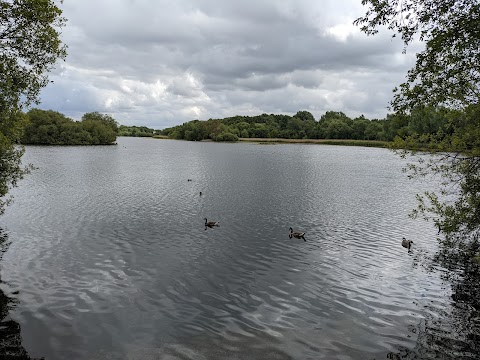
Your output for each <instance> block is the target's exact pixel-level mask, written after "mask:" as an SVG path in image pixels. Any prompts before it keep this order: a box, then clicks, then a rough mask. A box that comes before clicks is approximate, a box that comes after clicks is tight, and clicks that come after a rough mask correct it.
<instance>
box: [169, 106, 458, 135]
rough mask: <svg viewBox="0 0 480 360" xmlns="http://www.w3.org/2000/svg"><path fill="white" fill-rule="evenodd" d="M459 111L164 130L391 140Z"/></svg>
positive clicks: (329, 115) (196, 123)
mask: <svg viewBox="0 0 480 360" xmlns="http://www.w3.org/2000/svg"><path fill="white" fill-rule="evenodd" d="M458 116H460V114H458V112H455V111H452V110H447V109H444V108H433V107H424V108H418V109H415V110H414V111H412V112H411V113H410V114H408V115H405V114H402V115H400V114H396V115H387V117H386V118H385V119H381V120H379V119H372V120H369V119H367V118H365V117H364V116H363V115H362V116H360V117H357V118H354V119H352V118H350V117H348V116H347V115H345V114H344V113H343V112H339V111H327V112H326V113H325V114H324V115H322V116H321V117H320V119H319V120H318V121H316V120H315V118H314V117H313V115H312V114H311V113H310V112H308V111H299V112H297V113H296V114H295V115H294V116H289V115H275V114H270V115H268V114H262V115H258V116H234V117H227V118H224V119H209V120H205V121H200V120H193V121H190V122H186V123H184V124H182V125H178V126H174V127H171V128H167V129H164V130H162V131H161V134H162V135H166V136H168V137H170V138H174V139H184V140H192V141H200V140H205V139H211V140H213V141H237V140H238V139H239V138H283V139H346V140H349V139H351V140H381V141H392V140H394V139H395V137H396V136H399V137H400V138H406V137H408V136H411V135H413V134H434V133H436V132H437V131H439V129H441V128H442V127H443V126H444V125H445V124H446V123H447V122H448V121H449V120H450V119H451V118H452V117H458Z"/></svg>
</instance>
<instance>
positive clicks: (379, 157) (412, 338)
mask: <svg viewBox="0 0 480 360" xmlns="http://www.w3.org/2000/svg"><path fill="white" fill-rule="evenodd" d="M119 145H120V146H110V147H73V148H58V147H28V148H27V153H26V159H25V160H26V161H27V162H30V163H33V164H35V165H36V166H37V167H39V170H37V171H35V172H34V173H33V174H32V175H30V176H29V177H28V178H27V179H26V180H24V181H23V183H22V184H21V186H20V188H18V189H15V196H16V201H15V203H14V205H13V206H11V207H10V208H9V209H7V213H6V214H5V216H4V217H3V218H2V224H4V226H5V227H6V228H7V229H8V231H9V235H10V240H12V244H11V246H10V249H9V251H8V252H7V253H6V254H5V256H4V258H3V260H2V265H3V271H2V275H3V280H4V282H5V284H3V286H2V289H3V291H4V293H5V294H6V295H7V296H8V297H10V298H12V299H16V301H17V305H16V306H15V308H13V309H11V310H10V317H11V318H12V319H14V320H15V321H16V322H17V323H18V324H20V325H21V334H22V340H23V343H22V346H24V347H25V348H26V349H27V350H28V352H29V354H30V355H31V356H36V357H41V356H45V358H46V359H47V360H55V359H157V358H161V359H226V358H227V359H322V358H325V359H331V358H338V359H373V358H375V359H381V358H386V357H389V358H395V357H400V358H423V357H426V358H428V357H432V358H433V357H434V356H433V355H434V354H436V355H438V356H439V357H444V358H454V357H455V356H456V355H458V354H460V352H461V351H463V350H460V348H461V347H462V346H463V348H464V349H468V348H466V346H467V345H466V344H467V343H472V342H471V340H470V339H469V338H468V337H465V336H464V335H462V336H461V337H455V336H456V335H454V334H453V333H454V332H455V331H457V329H458V327H456V325H455V322H453V321H450V320H449V319H452V317H451V316H452V314H455V311H456V306H457V305H456V303H455V302H452V298H451V296H452V289H451V288H450V286H449V285H448V282H447V281H446V279H445V278H444V276H445V274H446V273H447V271H446V269H445V267H444V266H443V265H442V264H438V263H437V264H432V263H431V262H430V261H429V260H428V259H430V258H431V256H432V254H435V253H436V252H437V250H438V249H437V242H436V240H435V236H436V231H435V229H434V228H433V227H432V226H431V224H428V223H424V222H421V221H413V220H412V219H410V218H408V216H407V214H408V212H409V211H410V209H412V208H413V207H414V206H415V197H414V195H415V194H416V193H418V192H421V191H423V190H425V189H427V188H430V187H431V186H432V184H423V183H421V182H414V181H413V182H412V181H408V180H407V179H406V178H404V177H403V176H402V175H401V168H402V166H403V165H404V163H403V160H401V159H399V158H397V157H396V156H395V155H393V154H392V153H390V152H389V151H387V150H384V149H371V148H348V147H341V146H305V145H277V146H259V145H251V144H215V143H189V142H181V141H160V140H152V139H128V138H120V139H119ZM189 179H191V181H188V180H189ZM200 192H202V195H201V196H200V195H199V194H200ZM205 218H207V219H209V221H210V220H215V221H219V222H220V224H221V226H220V227H215V228H208V229H207V230H205V220H204V219H205ZM289 227H293V228H294V229H295V230H297V229H298V230H302V231H306V232H307V234H306V240H307V241H303V240H302V239H295V238H290V237H289V230H288V229H289ZM403 236H405V237H407V238H411V239H414V241H415V246H414V248H413V251H412V253H410V254H409V253H407V252H406V249H404V248H403V247H402V246H401V238H402V237H403ZM456 293H457V290H456V289H453V294H456ZM448 339H458V341H457V340H455V342H453V343H451V344H452V345H455V349H453V350H450V349H447V345H445V346H443V344H448V342H447V340H448ZM474 340H475V339H474ZM440 345H442V346H443V347H442V346H440ZM471 354H472V352H466V353H465V354H463V355H462V356H465V357H468V356H470V355H471ZM470 357H472V356H470Z"/></svg>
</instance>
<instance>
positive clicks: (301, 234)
mask: <svg viewBox="0 0 480 360" xmlns="http://www.w3.org/2000/svg"><path fill="white" fill-rule="evenodd" d="M288 236H289V237H290V239H291V238H292V236H293V237H294V238H297V239H303V241H307V240H305V237H304V236H305V233H304V232H301V231H295V232H294V231H293V229H292V228H290V234H289V235H288Z"/></svg>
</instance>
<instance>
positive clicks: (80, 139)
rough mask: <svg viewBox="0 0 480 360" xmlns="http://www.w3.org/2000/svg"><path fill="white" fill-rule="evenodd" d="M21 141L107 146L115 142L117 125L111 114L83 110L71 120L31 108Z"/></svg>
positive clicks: (41, 143) (38, 143) (25, 142)
mask: <svg viewBox="0 0 480 360" xmlns="http://www.w3.org/2000/svg"><path fill="white" fill-rule="evenodd" d="M25 115H26V126H25V128H24V132H23V136H22V137H21V140H20V141H21V143H22V144H32V145H33V144H36V145H109V144H112V143H114V142H115V141H116V139H117V135H118V124H117V122H116V121H115V119H114V118H113V117H111V116H110V115H105V114H100V113H98V112H90V113H86V114H85V115H83V116H82V119H81V121H74V120H72V119H70V118H68V117H66V116H65V115H63V114H61V113H59V112H56V111H53V110H40V109H32V110H30V111H29V112H27V113H26V114H25Z"/></svg>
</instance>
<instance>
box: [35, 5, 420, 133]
mask: <svg viewBox="0 0 480 360" xmlns="http://www.w3.org/2000/svg"><path fill="white" fill-rule="evenodd" d="M60 7H61V8H62V9H63V11H64V16H65V17H66V18H67V19H68V22H67V25H66V27H65V28H64V29H63V41H64V42H65V43H66V44H67V45H68V57H67V59H66V61H65V62H63V61H62V62H61V63H59V64H58V66H57V68H56V70H55V71H54V72H53V73H52V74H51V80H53V81H54V83H52V84H50V85H48V87H47V88H45V89H44V91H43V92H42V96H41V104H40V105H39V106H38V107H40V108H42V109H52V110H56V111H59V112H61V113H63V114H65V115H67V116H69V117H71V118H73V119H76V120H78V119H80V117H81V116H82V115H83V114H84V113H86V112H90V111H99V112H101V113H107V114H110V115H112V116H113V117H114V118H115V119H116V120H117V121H118V122H119V123H120V124H123V125H137V126H148V127H152V128H155V129H162V128H165V127H170V126H174V125H178V124H181V123H183V122H186V121H189V120H193V119H200V120H206V119H209V118H223V117H227V116H234V115H258V114H262V113H268V114H270V113H274V114H288V115H294V114H295V113H296V112H297V111H299V110H307V111H310V112H311V113H312V114H313V115H314V116H315V118H316V119H318V118H319V117H320V116H321V115H322V114H324V113H325V112H326V111H330V110H333V111H343V112H344V113H345V114H347V115H348V116H350V117H356V116H359V115H361V114H364V115H365V116H366V117H367V118H383V117H385V115H386V114H387V112H388V110H387V106H388V102H389V100H390V99H391V97H392V89H393V88H394V87H395V86H396V85H398V84H399V83H401V82H402V81H403V80H404V79H405V75H406V72H407V70H408V69H409V68H410V67H411V66H412V65H413V62H414V55H415V54H414V52H413V50H412V48H409V49H408V52H407V54H402V49H403V44H402V43H401V42H400V41H399V40H397V39H392V38H391V35H392V34H391V33H389V32H387V31H383V32H381V33H380V34H378V35H376V36H374V37H372V36H370V37H367V36H366V35H365V34H363V33H361V32H360V31H359V30H358V28H357V27H355V26H353V24H352V22H353V21H354V20H355V19H356V18H357V17H359V16H361V15H363V14H364V13H365V11H366V8H364V7H362V5H361V0H342V1H338V0H331V1H330V0H322V1H318V0H242V1H237V0H175V1H174V0H101V1H98V0H82V1H65V2H64V3H63V4H61V5H60Z"/></svg>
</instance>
